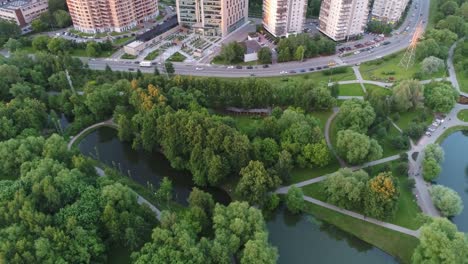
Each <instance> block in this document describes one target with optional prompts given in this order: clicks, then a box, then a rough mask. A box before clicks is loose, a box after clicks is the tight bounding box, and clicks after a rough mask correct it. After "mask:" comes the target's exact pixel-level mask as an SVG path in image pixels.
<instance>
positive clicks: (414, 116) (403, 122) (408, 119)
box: [392, 109, 433, 130]
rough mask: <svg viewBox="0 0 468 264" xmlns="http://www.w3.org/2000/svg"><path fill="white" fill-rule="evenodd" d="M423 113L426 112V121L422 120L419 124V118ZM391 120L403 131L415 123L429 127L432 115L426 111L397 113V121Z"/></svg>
mask: <svg viewBox="0 0 468 264" xmlns="http://www.w3.org/2000/svg"><path fill="white" fill-rule="evenodd" d="M424 111H427V115H426V119H425V120H423V122H421V121H420V120H419V116H420V115H422V113H423V112H424ZM392 119H393V122H395V124H397V126H398V127H399V128H401V129H402V130H405V129H407V128H408V127H409V125H410V124H412V123H415V122H417V123H423V124H424V125H426V126H428V125H430V124H431V122H432V119H433V115H432V114H431V113H430V112H429V110H427V109H418V110H413V111H409V112H404V113H399V118H398V120H395V118H392Z"/></svg>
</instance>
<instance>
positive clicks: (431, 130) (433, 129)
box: [427, 127, 436, 132]
mask: <svg viewBox="0 0 468 264" xmlns="http://www.w3.org/2000/svg"><path fill="white" fill-rule="evenodd" d="M427 130H429V131H430V132H434V131H436V129H435V128H434V127H430V128H428V129H427Z"/></svg>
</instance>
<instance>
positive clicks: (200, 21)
mask: <svg viewBox="0 0 468 264" xmlns="http://www.w3.org/2000/svg"><path fill="white" fill-rule="evenodd" d="M176 9H177V16H178V20H179V25H181V26H184V27H187V28H189V29H191V30H193V31H194V32H196V33H198V34H201V35H205V36H221V37H224V36H226V35H228V34H229V33H231V32H233V31H234V30H236V29H238V28H239V27H241V26H242V25H244V24H245V23H246V22H247V19H248V0H177V1H176Z"/></svg>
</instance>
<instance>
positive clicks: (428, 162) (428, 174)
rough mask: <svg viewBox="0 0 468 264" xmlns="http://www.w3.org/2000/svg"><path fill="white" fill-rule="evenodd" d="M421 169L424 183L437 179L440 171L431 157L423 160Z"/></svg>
mask: <svg viewBox="0 0 468 264" xmlns="http://www.w3.org/2000/svg"><path fill="white" fill-rule="evenodd" d="M422 169H423V171H422V173H423V177H424V179H425V180H426V181H432V180H434V179H435V178H437V176H439V174H440V171H441V170H442V169H441V168H440V165H439V163H438V162H437V160H435V159H434V158H432V157H431V158H425V159H424V160H423V162H422Z"/></svg>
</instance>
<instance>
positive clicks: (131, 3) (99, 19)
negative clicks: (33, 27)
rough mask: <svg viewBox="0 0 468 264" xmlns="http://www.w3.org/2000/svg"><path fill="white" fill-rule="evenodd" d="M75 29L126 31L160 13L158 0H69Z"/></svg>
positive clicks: (96, 31)
mask: <svg viewBox="0 0 468 264" xmlns="http://www.w3.org/2000/svg"><path fill="white" fill-rule="evenodd" d="M67 5H68V9H69V11H70V16H71V18H72V21H73V26H74V27H75V29H77V30H80V31H83V32H87V33H98V32H108V31H117V32H121V31H125V30H129V29H131V28H133V27H135V26H137V25H138V24H140V23H142V22H144V21H147V20H149V19H152V18H155V17H156V16H157V15H158V1H157V0H67Z"/></svg>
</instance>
